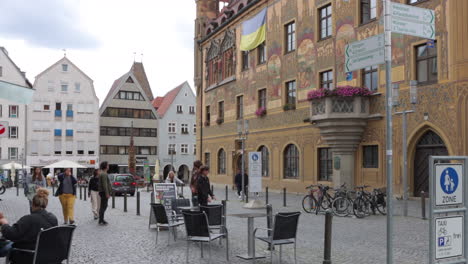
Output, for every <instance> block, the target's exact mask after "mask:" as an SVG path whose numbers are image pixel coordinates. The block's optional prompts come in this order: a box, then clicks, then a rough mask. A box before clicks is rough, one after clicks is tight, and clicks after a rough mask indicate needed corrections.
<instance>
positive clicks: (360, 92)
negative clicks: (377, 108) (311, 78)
mask: <svg viewBox="0 0 468 264" xmlns="http://www.w3.org/2000/svg"><path fill="white" fill-rule="evenodd" d="M372 94H373V92H372V91H371V90H369V89H367V88H365V87H354V86H338V87H336V88H335V89H333V90H330V89H327V88H321V89H318V90H312V91H310V92H308V93H307V100H309V101H312V100H316V99H321V98H324V97H334V96H337V97H355V96H361V97H362V96H363V97H367V96H371V95H372Z"/></svg>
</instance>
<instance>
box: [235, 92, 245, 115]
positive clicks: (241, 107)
mask: <svg viewBox="0 0 468 264" xmlns="http://www.w3.org/2000/svg"><path fill="white" fill-rule="evenodd" d="M236 109H237V111H236V114H237V115H236V117H237V119H242V118H244V96H242V95H240V96H237V102H236Z"/></svg>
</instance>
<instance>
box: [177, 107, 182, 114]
mask: <svg viewBox="0 0 468 264" xmlns="http://www.w3.org/2000/svg"><path fill="white" fill-rule="evenodd" d="M177 113H178V114H182V113H183V111H182V106H181V105H177Z"/></svg>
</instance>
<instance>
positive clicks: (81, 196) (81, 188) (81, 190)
mask: <svg viewBox="0 0 468 264" xmlns="http://www.w3.org/2000/svg"><path fill="white" fill-rule="evenodd" d="M80 200H83V187H82V186H81V185H80Z"/></svg>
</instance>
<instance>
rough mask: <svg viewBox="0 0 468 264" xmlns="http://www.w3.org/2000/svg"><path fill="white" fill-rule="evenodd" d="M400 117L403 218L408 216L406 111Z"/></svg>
mask: <svg viewBox="0 0 468 264" xmlns="http://www.w3.org/2000/svg"><path fill="white" fill-rule="evenodd" d="M401 117H402V118H403V120H402V121H403V134H402V137H403V139H402V144H403V216H408V146H407V145H406V133H407V123H406V111H403V113H402V116H401Z"/></svg>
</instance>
